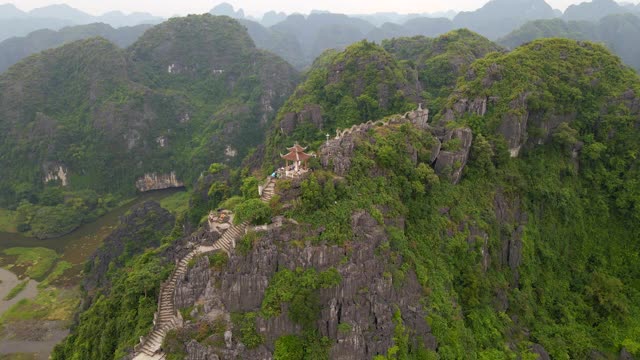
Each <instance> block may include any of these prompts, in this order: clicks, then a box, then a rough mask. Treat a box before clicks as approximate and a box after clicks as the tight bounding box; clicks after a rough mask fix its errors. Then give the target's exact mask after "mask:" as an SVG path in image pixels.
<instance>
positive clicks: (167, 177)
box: [136, 171, 184, 192]
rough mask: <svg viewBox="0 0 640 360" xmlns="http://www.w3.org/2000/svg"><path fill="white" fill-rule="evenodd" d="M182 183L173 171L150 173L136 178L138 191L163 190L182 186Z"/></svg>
mask: <svg viewBox="0 0 640 360" xmlns="http://www.w3.org/2000/svg"><path fill="white" fill-rule="evenodd" d="M183 186H184V183H183V182H182V181H180V180H178V178H177V176H176V173H175V171H172V172H171V173H169V174H158V173H150V174H144V176H143V177H141V178H139V179H138V180H136V188H137V189H138V191H141V192H146V191H152V190H164V189H170V188H179V187H183Z"/></svg>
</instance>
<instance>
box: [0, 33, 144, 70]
mask: <svg viewBox="0 0 640 360" xmlns="http://www.w3.org/2000/svg"><path fill="white" fill-rule="evenodd" d="M151 26H152V25H137V26H124V27H121V28H118V29H114V28H113V27H111V26H110V25H107V24H102V23H96V24H89V25H78V26H71V27H65V28H62V29H61V30H59V31H55V30H48V29H43V30H37V31H34V32H32V33H31V34H29V35H28V36H26V37H14V38H10V39H7V40H5V41H3V42H1V43H0V72H3V71H5V70H7V69H8V68H9V67H10V66H11V65H13V64H15V63H17V62H18V61H20V60H22V59H23V58H25V57H27V56H29V55H31V54H35V53H38V52H40V51H43V50H47V49H51V48H54V47H58V46H62V45H64V44H66V43H70V42H73V41H76V40H83V39H88V38H92V37H96V36H100V37H103V38H105V39H107V40H109V41H111V42H112V43H114V44H116V45H118V46H119V47H121V48H126V47H127V46H129V45H131V44H133V43H134V42H135V41H136V40H137V39H138V38H139V37H140V36H142V34H143V33H144V32H145V31H146V30H147V29H149V28H150V27H151Z"/></svg>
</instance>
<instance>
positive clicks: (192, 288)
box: [174, 256, 210, 309]
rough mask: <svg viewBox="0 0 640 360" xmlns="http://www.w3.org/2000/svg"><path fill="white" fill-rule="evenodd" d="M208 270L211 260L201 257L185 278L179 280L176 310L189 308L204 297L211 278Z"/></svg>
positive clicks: (176, 293) (176, 292) (196, 260)
mask: <svg viewBox="0 0 640 360" xmlns="http://www.w3.org/2000/svg"><path fill="white" fill-rule="evenodd" d="M192 261H193V260H192ZM208 270H209V259H208V258H207V257H206V256H201V257H198V258H197V259H195V264H193V266H192V267H190V269H189V271H187V273H186V274H185V275H184V276H182V277H179V278H178V282H177V283H176V290H175V295H174V297H175V300H174V302H175V306H176V308H178V309H183V308H186V307H189V306H191V305H192V304H195V303H196V300H197V299H198V298H199V297H200V296H202V294H203V293H204V290H205V288H206V286H207V283H208V282H209V278H210V276H209V275H210V273H209V271H208Z"/></svg>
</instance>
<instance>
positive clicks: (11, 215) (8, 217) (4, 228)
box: [0, 209, 18, 233]
mask: <svg viewBox="0 0 640 360" xmlns="http://www.w3.org/2000/svg"><path fill="white" fill-rule="evenodd" d="M0 232H8V233H16V232H18V230H16V212H15V211H11V210H7V209H0Z"/></svg>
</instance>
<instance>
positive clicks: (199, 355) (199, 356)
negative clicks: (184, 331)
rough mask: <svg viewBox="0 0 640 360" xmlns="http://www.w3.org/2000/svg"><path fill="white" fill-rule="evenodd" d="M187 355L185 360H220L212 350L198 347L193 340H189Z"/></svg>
mask: <svg viewBox="0 0 640 360" xmlns="http://www.w3.org/2000/svg"><path fill="white" fill-rule="evenodd" d="M187 354H188V355H187V358H186V360H220V358H219V357H218V355H216V353H215V352H214V351H213V350H212V349H208V348H207V347H206V346H203V345H200V343H198V342H197V341H195V340H191V341H190V342H189V343H188V344H187Z"/></svg>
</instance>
